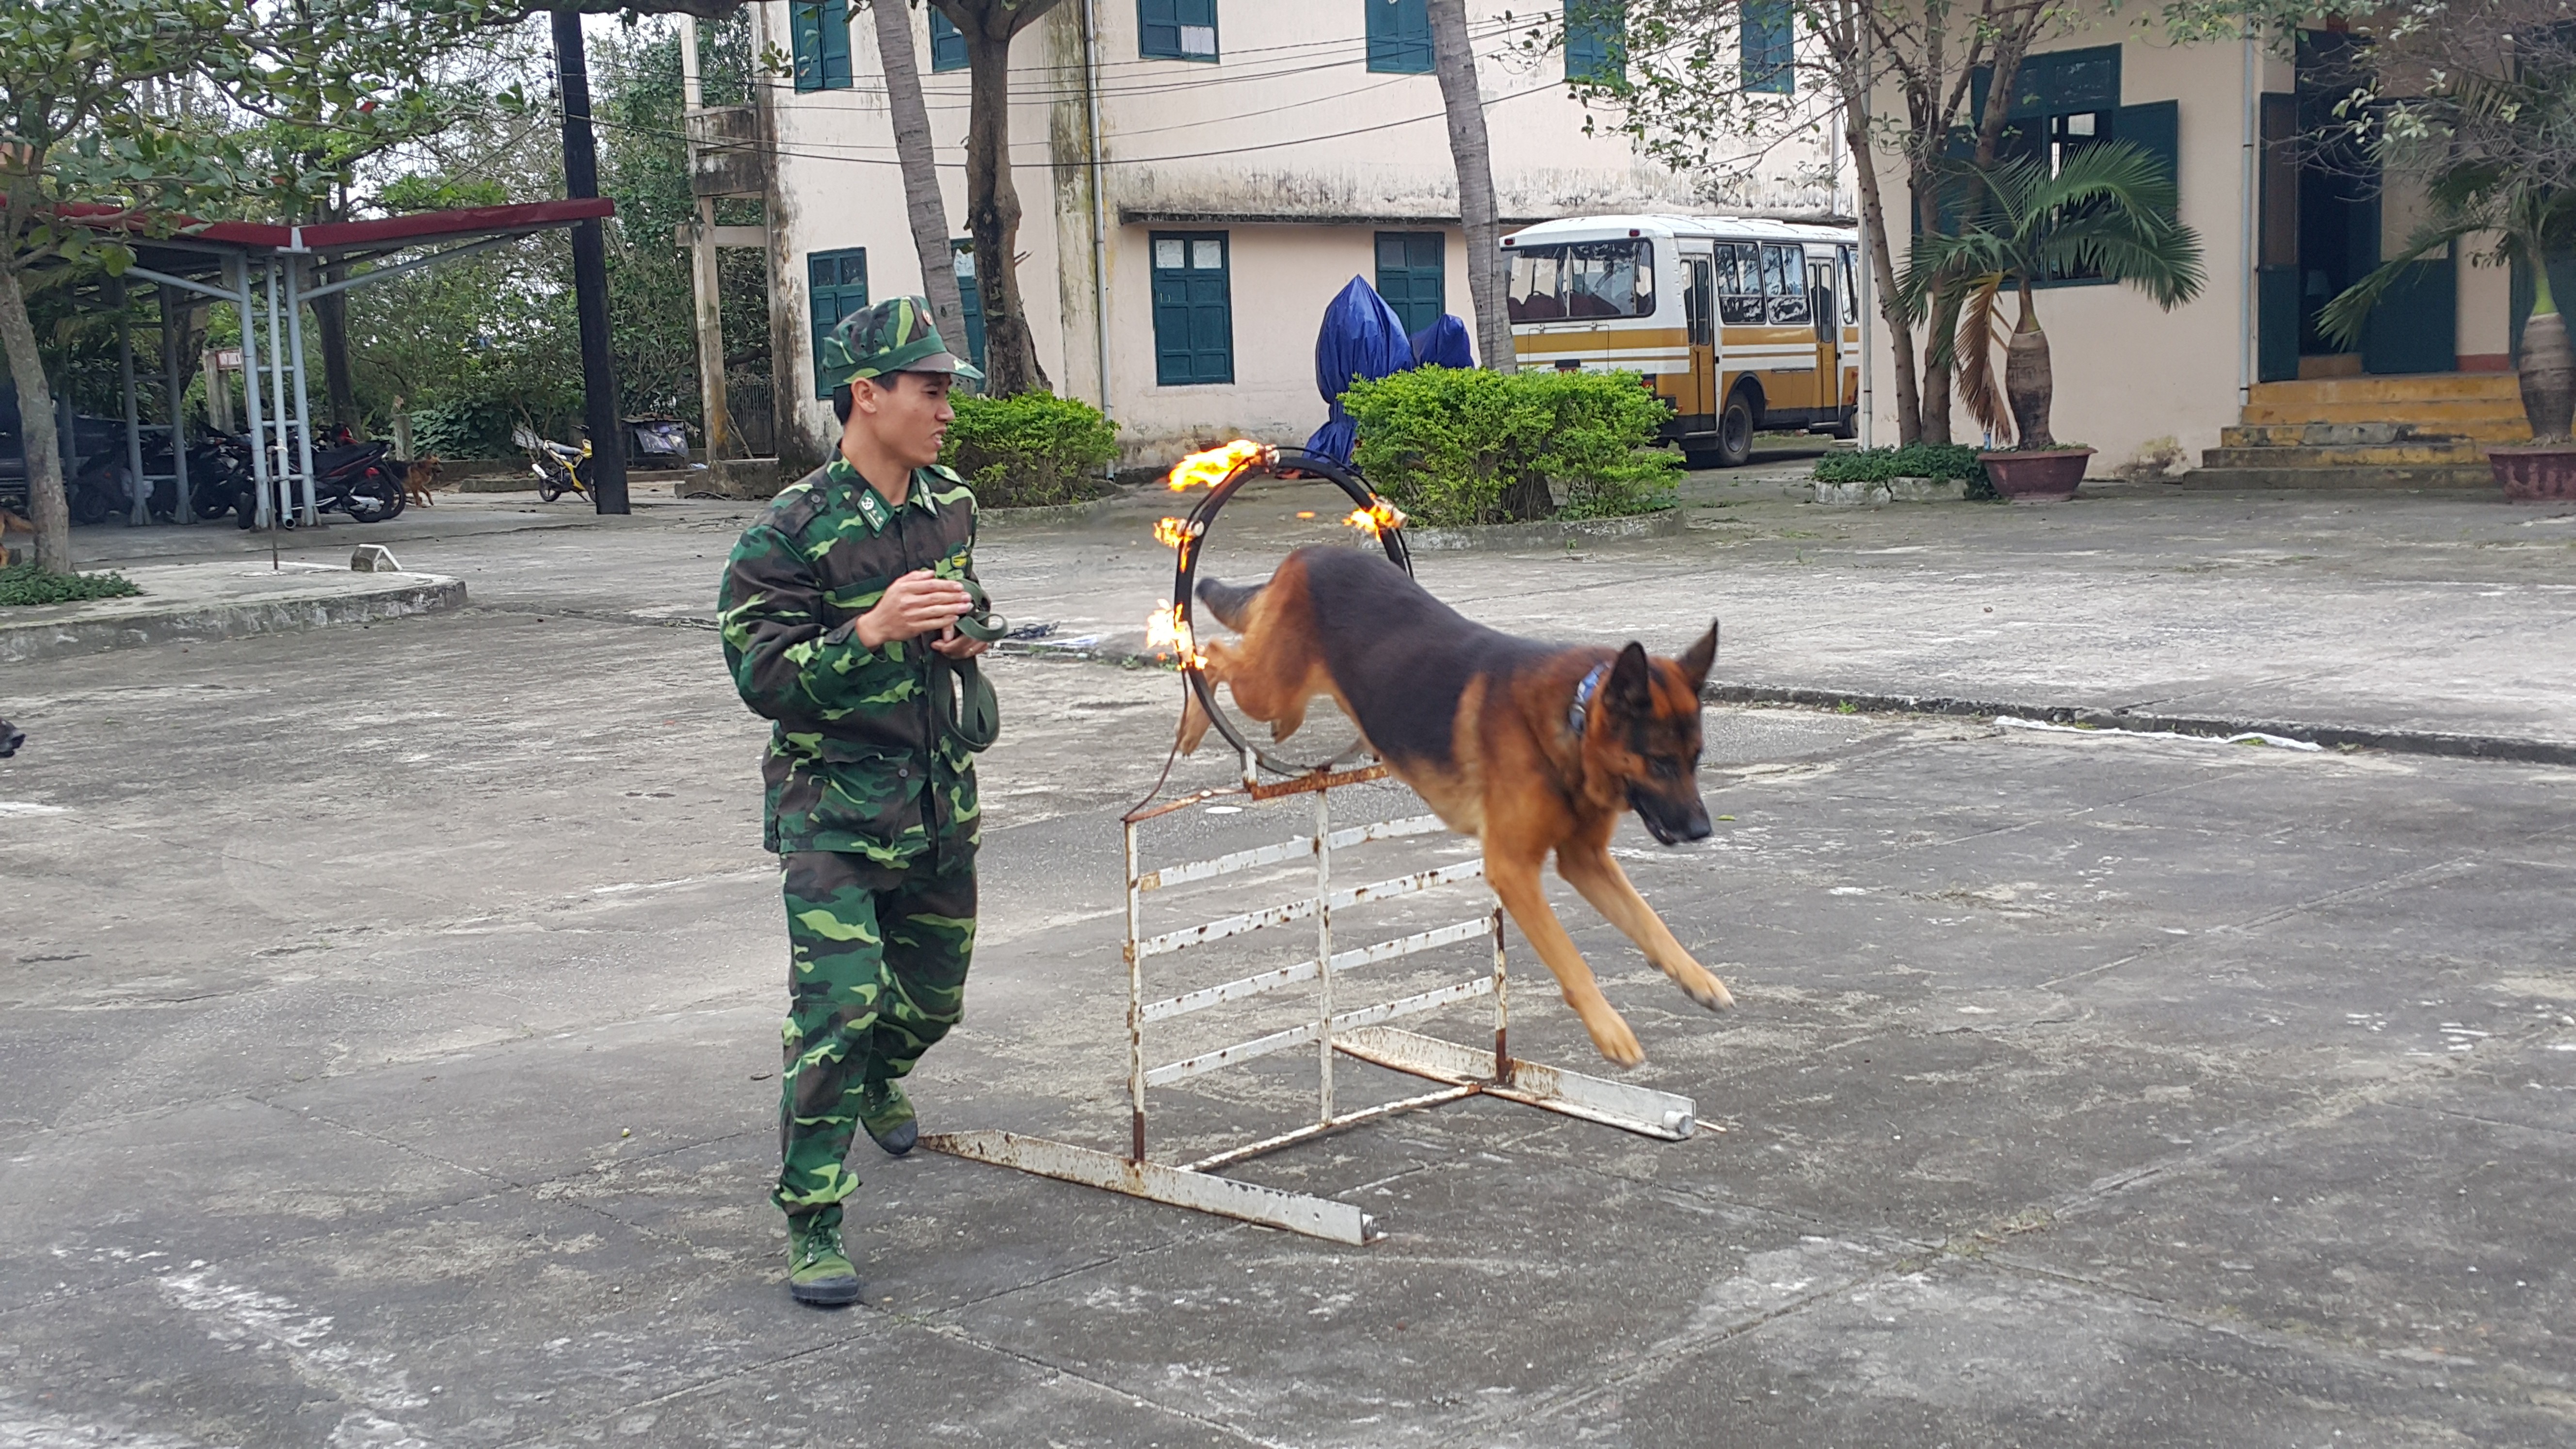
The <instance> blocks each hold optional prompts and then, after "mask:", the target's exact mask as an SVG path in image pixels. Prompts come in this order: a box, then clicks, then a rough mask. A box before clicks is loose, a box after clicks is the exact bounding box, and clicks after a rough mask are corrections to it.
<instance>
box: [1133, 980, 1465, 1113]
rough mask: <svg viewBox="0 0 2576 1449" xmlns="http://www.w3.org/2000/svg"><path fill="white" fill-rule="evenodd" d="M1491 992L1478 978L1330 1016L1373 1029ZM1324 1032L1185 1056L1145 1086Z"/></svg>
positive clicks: (1311, 1027)
mask: <svg viewBox="0 0 2576 1449" xmlns="http://www.w3.org/2000/svg"><path fill="white" fill-rule="evenodd" d="M1493 989H1494V978H1493V977H1491V976H1479V977H1476V978H1475V979H1473V980H1470V981H1455V982H1451V983H1450V984H1449V985H1447V986H1440V987H1434V988H1433V989H1431V990H1429V991H1424V992H1419V993H1417V994H1415V995H1412V996H1405V997H1399V998H1397V999H1396V1000H1394V1001H1384V1002H1380V1003H1378V1004H1377V1005H1375V1006H1364V1007H1361V1008H1360V1009H1359V1010H1357V1011H1345V1012H1340V1013H1337V1014H1336V1015H1335V1016H1334V1017H1333V1021H1332V1030H1333V1031H1334V1032H1335V1033H1337V1034H1338V1033H1341V1032H1345V1031H1349V1030H1352V1029H1353V1028H1355V1027H1363V1026H1373V1025H1375V1024H1376V1023H1378V1022H1381V1021H1393V1020H1394V1019H1396V1018H1397V1017H1399V1016H1412V1015H1414V1014H1415V1013H1417V1012H1424V1011H1430V1010H1433V1009H1434V1008H1437V1007H1442V1006H1447V1005H1448V1004H1449V1003H1450V1002H1453V1001H1465V1000H1466V999H1468V998H1469V997H1472V996H1483V995H1486V994H1487V993H1489V992H1491V991H1492V990H1493ZM1323 1032H1324V1028H1323V1027H1322V1026H1321V1025H1319V1024H1317V1023H1315V1022H1311V1021H1310V1022H1307V1023H1305V1024H1304V1025H1302V1026H1292V1027H1289V1028H1288V1029H1287V1030H1285V1031H1274V1032H1272V1033H1270V1034H1269V1035H1268V1036H1258V1037H1254V1038H1253V1039H1252V1040H1250V1041H1242V1042H1236V1043H1235V1044H1234V1045H1232V1046H1228V1047H1218V1048H1217V1049H1216V1050H1215V1051H1212V1052H1201V1053H1199V1054H1198V1055H1197V1056H1194V1057H1184V1058H1182V1059H1181V1060H1180V1061H1177V1062H1167V1063H1165V1064H1164V1065H1162V1066H1159V1067H1156V1068H1154V1069H1153V1070H1151V1071H1149V1072H1147V1073H1145V1085H1146V1086H1149V1087H1167V1086H1170V1085H1171V1084H1172V1083H1174V1082H1178V1081H1185V1080H1187V1079H1189V1078H1191V1077H1195V1076H1198V1075H1200V1074H1201V1073H1203V1072H1212V1071H1215V1070H1216V1069H1217V1068H1219V1067H1231V1066H1237V1065H1240V1064H1242V1063H1244V1062H1248V1061H1252V1060H1255V1059H1256V1058H1260V1057H1266V1056H1268V1055H1270V1054H1271V1053H1272V1052H1283V1051H1286V1050H1288V1049H1289V1048H1290V1047H1294V1046H1301V1045H1303V1044H1305V1043H1307V1042H1310V1041H1313V1040H1315V1039H1316V1038H1317V1037H1319V1036H1321V1035H1323Z"/></svg>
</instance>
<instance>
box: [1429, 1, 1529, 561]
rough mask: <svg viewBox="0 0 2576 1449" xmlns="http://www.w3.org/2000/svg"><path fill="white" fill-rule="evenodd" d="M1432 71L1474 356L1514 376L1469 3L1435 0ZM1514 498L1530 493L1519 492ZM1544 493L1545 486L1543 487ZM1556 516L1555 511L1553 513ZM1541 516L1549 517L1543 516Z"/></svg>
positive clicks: (1499, 223) (1491, 167) (1515, 366)
mask: <svg viewBox="0 0 2576 1449" xmlns="http://www.w3.org/2000/svg"><path fill="white" fill-rule="evenodd" d="M1430 12H1431V68H1432V69H1433V70H1435V71H1437V72H1438V73H1439V76H1440V102H1441V105H1442V106H1443V107H1444V108H1445V109H1446V110H1447V111H1448V114H1449V156H1450V159H1451V161H1452V162H1453V163H1454V164H1455V166H1456V167H1457V170H1458V220H1459V223H1460V228H1461V230H1463V231H1464V232H1465V233H1466V235H1467V295H1468V297H1469V299H1470V300H1471V301H1472V302H1473V304H1474V305H1475V309H1476V352H1477V355H1478V356H1479V357H1481V358H1482V359H1483V360H1484V364H1485V366H1486V367H1488V368H1491V369H1492V370H1494V371H1496V372H1517V371H1519V370H1520V368H1519V362H1518V359H1516V358H1515V357H1514V356H1513V355H1512V319H1511V313H1510V311H1509V310H1508V309H1507V308H1506V307H1505V305H1504V300H1503V298H1504V287H1505V282H1506V278H1507V275H1508V274H1507V272H1506V263H1505V261H1504V259H1503V228H1502V218H1501V217H1500V215H1499V214H1498V212H1499V207H1498V206H1497V205H1496V203H1495V200H1494V157H1493V150H1492V148H1491V147H1490V146H1489V145H1487V144H1486V140H1485V102H1484V98H1483V96H1482V95H1481V94H1480V93H1479V92H1478V90H1477V87H1476V52H1475V48H1474V46H1473V45H1472V44H1471V43H1470V41H1469V39H1468V31H1467V4H1466V0H1430ZM1513 491H1514V493H1515V494H1519V493H1522V492H1525V491H1526V489H1525V488H1520V487H1516V488H1515V489H1514V490H1513ZM1540 491H1542V492H1544V491H1545V485H1544V484H1542V485H1540ZM1550 511H1552V508H1551V510H1550ZM1539 516H1541V517H1544V516H1546V515H1545V513H1544V512H1543V513H1541V514H1540V515H1539Z"/></svg>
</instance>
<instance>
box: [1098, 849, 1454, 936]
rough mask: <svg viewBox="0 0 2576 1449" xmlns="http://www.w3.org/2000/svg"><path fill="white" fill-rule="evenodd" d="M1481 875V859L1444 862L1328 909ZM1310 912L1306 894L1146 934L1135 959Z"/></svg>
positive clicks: (1357, 891)
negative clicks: (1203, 922) (1201, 923)
mask: <svg viewBox="0 0 2576 1449" xmlns="http://www.w3.org/2000/svg"><path fill="white" fill-rule="evenodd" d="M1484 874H1485V862H1484V861H1482V860H1462V861H1460V862H1458V863H1457V864H1455V865H1444V866H1442V867H1440V868H1439V869H1437V870H1421V871H1415V872H1414V873H1413V874H1411V875H1400V876H1397V877H1395V878H1394V879H1392V880H1381V881H1371V882H1370V883H1369V884H1367V885H1364V886H1353V887H1351V888H1350V889H1349V890H1343V891H1335V892H1333V893H1332V895H1331V896H1330V897H1329V898H1328V899H1329V900H1330V902H1331V904H1332V908H1333V909H1334V910H1337V911H1338V910H1340V909H1342V908H1343V907H1345V906H1364V905H1369V904H1371V903H1373V902H1377V901H1386V900H1393V899H1394V898H1396V897H1397V896H1409V895H1412V894H1414V893H1415V892H1417V891H1427V890H1429V889H1431V888H1432V887H1434V886H1444V885H1452V884H1455V883H1456V882H1459V881H1462V880H1479V879H1482V878H1483V876H1484ZM1314 914H1315V898H1314V897H1312V896H1308V897H1307V898H1306V899H1304V900H1302V901H1289V902H1288V903H1286V904H1285V905H1277V906H1269V907H1265V908H1263V909H1261V910H1258V911H1246V912H1244V913H1243V914H1242V915H1239V916H1227V917H1225V918H1223V919H1221V920H1214V921H1210V922H1208V923H1207V924H1206V925H1204V926H1192V927H1190V928H1189V929H1188V930H1186V931H1167V932H1165V933H1164V934H1162V935H1160V936H1149V937H1147V938H1145V939H1144V940H1142V941H1139V942H1137V943H1136V956H1137V959H1139V960H1142V959H1144V958H1145V957H1147V956H1161V955H1165V954H1167V953H1169V952H1173V951H1178V950H1181V949H1183V948H1185V947H1190V946H1204V945H1206V944H1207V943H1208V942H1210V941H1222V940H1224V939H1225V938H1227V937H1228V936H1240V935H1243V934H1244V933H1246V932H1248V931H1258V930H1261V929H1263V928H1264V927H1267V926H1284V925H1287V924H1289V923H1290V922H1292V921H1303V920H1309V919H1311V918H1312V917H1313V916H1314Z"/></svg>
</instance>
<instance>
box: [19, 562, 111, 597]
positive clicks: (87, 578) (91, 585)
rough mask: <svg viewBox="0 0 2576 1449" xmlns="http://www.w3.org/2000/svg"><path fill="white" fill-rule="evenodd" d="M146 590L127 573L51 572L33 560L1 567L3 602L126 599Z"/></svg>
mask: <svg viewBox="0 0 2576 1449" xmlns="http://www.w3.org/2000/svg"><path fill="white" fill-rule="evenodd" d="M142 592H143V591H142V590H141V589H139V588H136V587H135V585H134V581H133V580H132V579H129V578H127V577H126V576H125V575H123V574H57V573H48V572H46V571H45V570H43V569H40V568H38V567H36V566H35V565H34V564H31V563H23V564H19V565H17V566H16V567H14V568H5V569H0V606H6V605H10V604H78V603H85V602H87V601H88V600H91V599H122V598H126V597H128V596H129V595H133V594H139V593H142Z"/></svg>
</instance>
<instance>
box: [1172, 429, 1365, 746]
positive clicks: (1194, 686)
mask: <svg viewBox="0 0 2576 1449" xmlns="http://www.w3.org/2000/svg"><path fill="white" fill-rule="evenodd" d="M1289 469H1294V470H1296V471H1297V472H1300V473H1304V474H1308V475H1310V476H1313V477H1317V478H1322V479H1324V480H1326V481H1327V482H1330V483H1332V484H1334V485H1335V486H1337V487H1339V488H1340V489H1341V490H1342V491H1343V492H1344V493H1347V494H1349V495H1350V497H1351V501H1352V502H1353V503H1355V504H1357V505H1358V506H1359V507H1361V508H1371V507H1374V506H1376V505H1377V504H1378V503H1380V502H1381V501H1382V500H1380V499H1379V497H1378V496H1377V491H1376V490H1375V489H1373V488H1371V487H1369V486H1368V483H1367V482H1366V481H1365V480H1364V479H1362V478H1361V477H1360V475H1359V474H1357V473H1355V472H1353V471H1352V470H1351V469H1349V468H1346V467H1344V466H1343V465H1341V464H1340V463H1336V462H1334V461H1333V460H1332V459H1330V458H1327V457H1325V456H1323V455H1322V454H1320V453H1309V452H1307V451H1306V450H1305V449H1303V448H1266V449H1264V450H1262V454H1261V456H1260V457H1259V458H1257V459H1253V460H1249V461H1246V462H1243V463H1238V464H1236V465H1235V467H1234V471H1232V472H1230V473H1228V474H1226V475H1225V476H1224V477H1222V478H1220V479H1218V480H1217V481H1216V483H1215V485H1214V486H1213V487H1211V488H1209V489H1208V491H1207V496H1205V497H1203V498H1201V499H1200V500H1199V502H1198V506H1197V507H1196V508H1193V509H1191V510H1190V517H1189V528H1188V532H1187V533H1186V534H1184V535H1183V537H1182V540H1181V548H1180V563H1179V564H1178V566H1177V567H1176V568H1175V569H1174V570H1173V573H1172V619H1173V622H1174V623H1175V624H1177V625H1178V626H1179V628H1180V633H1181V638H1182V639H1183V640H1184V641H1186V642H1185V644H1184V646H1183V648H1182V650H1181V673H1182V674H1183V675H1184V676H1186V677H1187V678H1188V680H1189V682H1190V688H1191V690H1193V691H1194V692H1195V693H1196V694H1197V695H1198V700H1199V706H1200V707H1201V708H1203V709H1205V710H1206V711H1207V713H1208V720H1209V722H1210V723H1212V724H1214V725H1215V726H1216V730H1217V733H1218V734H1221V735H1223V736H1225V739H1226V743H1228V744H1230V745H1233V746H1234V748H1235V753H1236V754H1238V755H1240V756H1242V757H1243V758H1245V759H1248V760H1251V761H1254V762H1255V763H1257V764H1259V765H1260V766H1261V768H1263V769H1265V770H1268V771H1270V772H1271V773H1272V774H1274V775H1290V776H1294V775H1311V774H1314V773H1316V772H1318V771H1323V770H1330V769H1333V768H1334V767H1336V766H1338V765H1342V764H1346V763H1348V762H1349V761H1350V760H1352V759H1354V758H1356V757H1357V756H1358V755H1360V754H1364V753H1366V750H1367V747H1366V746H1365V745H1360V744H1354V745H1353V746H1352V747H1351V748H1350V749H1348V750H1344V751H1343V752H1342V753H1341V754H1339V755H1336V756H1334V757H1333V758H1331V759H1329V760H1317V761H1315V762H1313V763H1311V764H1300V763H1297V762H1295V761H1291V760H1282V759H1279V758H1277V757H1276V756H1273V755H1272V754H1271V753H1270V752H1269V751H1267V750H1265V749H1262V748H1261V747H1260V746H1258V745H1255V744H1253V743H1252V742H1251V741H1249V740H1247V739H1245V738H1244V736H1243V731H1241V730H1239V729H1237V728H1235V724H1234V719H1233V717H1232V716H1230V715H1228V714H1227V713H1226V712H1225V711H1224V710H1223V709H1222V708H1220V707H1218V705H1217V702H1216V686H1215V685H1214V684H1212V683H1210V682H1209V680H1208V677H1207V671H1205V670H1203V669H1201V668H1200V667H1199V662H1198V653H1199V650H1198V632H1197V627H1196V626H1195V625H1194V624H1193V623H1192V622H1191V619H1192V614H1193V612H1194V610H1195V609H1196V607H1197V602H1198V601H1197V599H1196V598H1195V597H1194V590H1195V588H1196V586H1197V582H1198V567H1199V547H1200V545H1201V544H1203V543H1204V542H1205V541H1206V539H1207V535H1208V530H1209V529H1211V528H1212V527H1214V526H1215V524H1216V516H1217V513H1218V512H1219V511H1220V510H1222V509H1223V508H1224V507H1225V505H1226V501H1227V500H1228V499H1230V498H1232V497H1233V496H1234V495H1235V492H1236V491H1237V490H1238V489H1240V488H1242V487H1243V485H1244V484H1246V483H1249V482H1251V481H1252V480H1253V479H1255V478H1275V477H1277V476H1278V475H1279V474H1280V473H1281V472H1283V471H1286V470H1289ZM1377 540H1378V545H1379V546H1380V547H1381V548H1384V549H1385V550H1386V557H1387V562H1389V563H1392V564H1394V565H1395V566H1396V567H1397V568H1400V569H1402V570H1404V572H1405V573H1406V574H1407V575H1408V576H1409V575H1411V574H1412V572H1413V554H1412V551H1411V550H1410V549H1408V548H1406V547H1405V544H1404V529H1403V528H1402V527H1401V526H1398V527H1395V528H1387V529H1381V530H1379V531H1378V535H1377Z"/></svg>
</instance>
